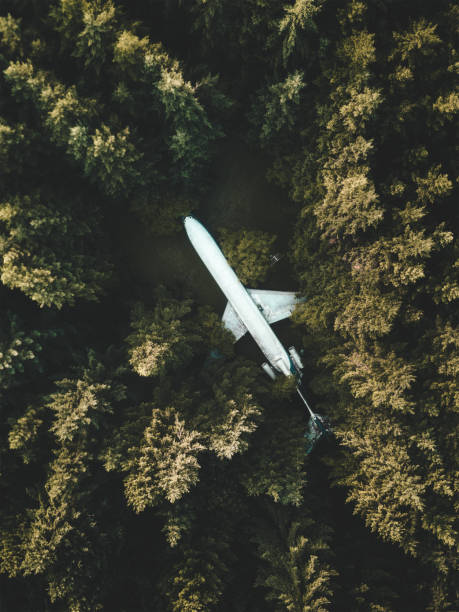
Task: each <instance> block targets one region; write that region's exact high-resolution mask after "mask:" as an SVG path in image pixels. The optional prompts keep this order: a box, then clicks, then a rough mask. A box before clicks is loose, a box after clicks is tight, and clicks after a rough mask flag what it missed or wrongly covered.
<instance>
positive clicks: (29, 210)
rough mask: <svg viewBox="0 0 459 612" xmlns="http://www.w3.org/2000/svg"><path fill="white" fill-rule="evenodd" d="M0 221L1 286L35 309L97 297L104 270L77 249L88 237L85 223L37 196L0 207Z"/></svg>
mask: <svg viewBox="0 0 459 612" xmlns="http://www.w3.org/2000/svg"><path fill="white" fill-rule="evenodd" d="M0 223H1V230H0V231H1V233H0V254H1V256H2V266H1V280H2V282H3V283H4V284H5V285H6V286H8V287H10V288H12V289H20V290H21V291H22V292H23V293H25V295H27V297H29V298H30V299H32V300H34V301H35V302H37V303H38V304H39V305H40V306H55V307H57V308H61V307H62V306H63V305H64V304H66V303H69V304H74V303H75V301H76V300H77V299H80V298H84V299H87V300H96V299H97V298H98V296H99V295H100V293H101V291H102V286H103V284H104V282H105V281H106V279H107V276H108V270H107V268H105V270H104V267H103V265H100V264H99V263H98V262H97V260H96V257H95V256H94V255H92V256H91V255H88V254H86V253H84V251H83V250H82V249H81V247H80V244H81V242H82V241H84V240H85V238H86V237H90V236H91V228H90V225H88V224H87V223H86V222H84V221H81V220H79V219H76V218H75V217H74V216H73V215H72V214H71V211H68V212H66V213H64V212H59V211H58V210H56V208H55V207H54V206H53V205H52V204H51V203H47V202H46V203H44V198H43V197H42V196H40V195H39V194H34V195H32V196H22V197H20V196H16V197H13V198H11V199H10V200H9V201H7V202H3V203H2V204H0ZM90 239H91V238H90ZM78 251H80V252H78Z"/></svg>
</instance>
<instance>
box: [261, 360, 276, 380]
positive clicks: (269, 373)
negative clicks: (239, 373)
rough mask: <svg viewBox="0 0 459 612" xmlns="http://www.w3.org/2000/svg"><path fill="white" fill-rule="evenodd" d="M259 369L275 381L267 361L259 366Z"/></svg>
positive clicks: (274, 373) (273, 372)
mask: <svg viewBox="0 0 459 612" xmlns="http://www.w3.org/2000/svg"><path fill="white" fill-rule="evenodd" d="M261 369H262V370H263V371H264V372H266V374H267V375H268V376H269V378H271V379H272V380H276V378H277V375H276V372H275V371H274V370H273V368H272V367H271V366H270V365H269V363H268V362H267V361H265V362H264V363H262V364H261Z"/></svg>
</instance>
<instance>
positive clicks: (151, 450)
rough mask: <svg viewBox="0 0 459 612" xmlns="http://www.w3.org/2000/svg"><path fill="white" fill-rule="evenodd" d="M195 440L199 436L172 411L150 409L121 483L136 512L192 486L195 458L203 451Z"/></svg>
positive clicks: (173, 499) (195, 474) (195, 475)
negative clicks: (148, 420) (125, 475)
mask: <svg viewBox="0 0 459 612" xmlns="http://www.w3.org/2000/svg"><path fill="white" fill-rule="evenodd" d="M199 439H200V434H199V433H198V432H197V431H192V430H189V429H187V427H186V424H185V422H184V421H182V420H180V418H179V416H178V414H177V413H176V412H175V410H174V409H173V408H171V407H168V408H166V409H158V408H153V409H152V413H151V420H150V422H149V424H148V426H147V427H146V428H145V430H144V433H143V439H142V442H141V445H140V447H139V448H138V449H135V451H134V453H133V457H132V459H131V460H130V462H129V463H130V466H129V468H130V472H129V475H128V477H127V478H126V481H125V493H126V499H127V502H128V504H129V505H130V506H131V507H132V508H133V509H134V510H135V511H136V512H142V511H143V510H145V508H147V507H148V506H153V505H155V504H157V503H158V502H159V501H160V500H161V498H166V499H167V500H168V501H170V502H171V503H174V502H176V501H177V500H178V499H180V498H181V497H182V496H183V495H184V494H185V493H187V492H188V491H189V490H190V487H191V486H193V485H194V484H196V482H197V480H198V470H199V467H200V466H199V462H198V459H197V455H198V453H199V452H200V451H202V450H203V449H204V446H203V445H202V444H201V443H200V442H199ZM133 450H134V449H133Z"/></svg>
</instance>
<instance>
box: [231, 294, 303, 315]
mask: <svg viewBox="0 0 459 612" xmlns="http://www.w3.org/2000/svg"><path fill="white" fill-rule="evenodd" d="M247 291H248V292H249V294H250V296H251V298H252V300H253V301H254V302H255V304H256V305H257V306H258V308H259V309H260V311H261V312H262V314H263V316H264V318H265V319H266V320H267V321H268V323H276V322H277V321H282V319H286V318H287V317H289V316H290V315H291V314H292V312H293V309H294V308H295V306H296V304H298V303H300V302H303V301H304V300H303V298H298V297H297V295H296V293H295V292H294V291H269V290H266V289H247ZM225 312H226V310H225ZM234 314H235V315H236V313H234ZM236 316H237V315H236Z"/></svg>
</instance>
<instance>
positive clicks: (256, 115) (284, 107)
mask: <svg viewBox="0 0 459 612" xmlns="http://www.w3.org/2000/svg"><path fill="white" fill-rule="evenodd" d="M304 86H305V84H304V82H303V74H302V73H301V72H300V71H297V72H294V73H292V74H289V75H288V76H287V78H286V79H285V80H284V81H282V82H280V83H274V84H272V85H269V86H268V87H267V88H266V89H265V90H261V91H260V92H259V93H258V96H257V100H256V103H255V105H254V107H253V109H252V112H251V116H250V119H251V122H252V123H254V124H255V125H256V127H257V135H258V138H259V139H260V143H261V146H263V147H267V146H269V145H270V143H272V141H273V140H274V139H275V138H276V137H278V136H279V134H281V133H282V132H284V133H288V132H290V131H291V130H292V128H293V125H294V123H295V119H296V114H297V110H298V105H299V102H300V93H301V90H302V89H303V88H304Z"/></svg>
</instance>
